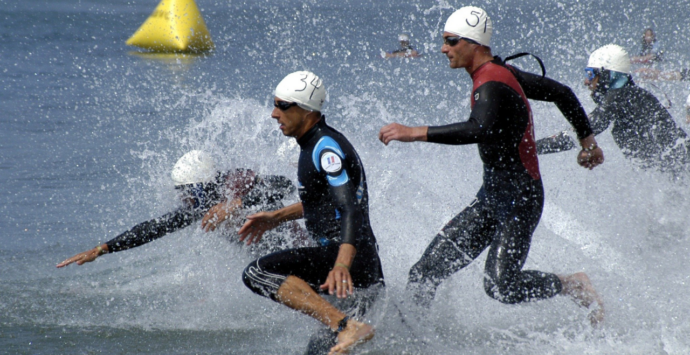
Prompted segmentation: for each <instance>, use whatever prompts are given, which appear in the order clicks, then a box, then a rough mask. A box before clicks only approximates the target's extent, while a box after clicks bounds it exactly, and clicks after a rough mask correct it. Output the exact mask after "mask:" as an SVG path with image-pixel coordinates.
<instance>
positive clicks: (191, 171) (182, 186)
mask: <svg viewBox="0 0 690 355" xmlns="http://www.w3.org/2000/svg"><path fill="white" fill-rule="evenodd" d="M171 175H172V180H173V181H174V182H175V189H176V190H178V191H179V194H180V200H181V202H182V206H180V207H179V208H178V209H176V210H174V211H172V212H169V213H166V214H164V215H162V216H160V217H158V218H154V219H151V220H149V221H146V222H142V223H139V224H137V225H136V226H134V227H132V228H131V229H130V230H128V231H126V232H124V233H122V234H120V235H118V236H117V237H115V238H113V239H111V240H110V241H107V242H105V243H104V244H101V245H99V246H97V247H95V248H93V249H90V250H87V251H85V252H83V253H79V254H77V255H75V256H73V257H71V258H69V259H67V260H65V261H63V262H61V263H59V264H58V265H57V267H58V268H61V267H64V266H67V265H69V264H72V263H77V265H82V264H84V263H87V262H91V261H94V260H96V258H98V257H99V256H101V255H103V254H108V253H114V252H118V251H122V250H127V249H131V248H136V247H138V246H141V245H144V244H146V243H149V242H151V241H154V240H156V239H158V238H161V237H163V236H165V235H166V234H168V233H172V232H175V231H177V230H180V229H182V228H185V227H187V226H189V225H191V224H193V223H194V222H196V221H199V220H202V228H204V229H205V230H206V231H212V230H215V229H216V227H218V226H219V225H220V223H222V222H223V221H225V220H228V219H229V220H230V221H233V220H234V222H235V223H237V224H240V223H241V222H242V211H247V210H249V209H252V210H256V209H260V210H276V209H279V208H281V207H283V204H282V202H281V200H283V199H284V198H285V197H287V196H288V195H290V194H292V193H294V191H295V187H294V186H293V184H292V182H291V181H290V180H289V179H288V178H286V177H284V176H275V175H265V176H264V175H259V174H256V173H255V172H253V171H251V170H248V169H237V170H234V171H228V172H224V173H222V172H219V171H217V170H216V168H215V162H214V160H213V158H212V157H211V156H210V155H209V154H207V153H205V152H203V151H199V150H192V151H190V152H188V153H187V154H185V155H184V156H183V157H182V158H180V159H179V160H178V161H177V163H176V164H175V166H174V168H173V171H172V174H171ZM204 214H206V216H204ZM245 214H246V212H245ZM302 233H303V232H302V230H301V228H300V227H299V226H298V225H296V224H295V225H286V226H285V227H284V229H283V230H282V231H280V232H279V234H280V238H282V242H283V243H284V244H285V245H280V243H276V244H274V245H269V244H267V243H266V244H265V245H263V246H260V247H259V248H257V252H258V253H261V254H266V253H268V252H271V251H275V250H279V249H282V248H286V247H288V246H292V243H297V241H299V240H300V237H299V236H300V234H302ZM286 235H289V236H291V237H294V240H293V241H292V242H287V240H288V239H289V238H285V236H286ZM276 239H278V240H280V239H279V238H276ZM302 240H303V238H302Z"/></svg>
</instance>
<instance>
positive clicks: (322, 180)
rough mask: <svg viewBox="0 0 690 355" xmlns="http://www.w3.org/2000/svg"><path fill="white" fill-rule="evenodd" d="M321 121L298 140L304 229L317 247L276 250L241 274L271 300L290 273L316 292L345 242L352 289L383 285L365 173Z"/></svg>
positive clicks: (345, 143) (349, 147) (339, 138)
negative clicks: (349, 248)
mask: <svg viewBox="0 0 690 355" xmlns="http://www.w3.org/2000/svg"><path fill="white" fill-rule="evenodd" d="M325 120H326V118H325V117H322V118H321V120H320V121H319V122H318V123H317V124H316V125H315V126H314V127H312V128H311V129H310V130H309V131H308V132H307V133H306V134H305V135H303V136H301V137H300V138H299V139H298V140H297V143H299V145H300V148H301V152H300V158H299V166H298V170H297V176H298V180H299V196H300V200H301V201H302V209H303V214H304V220H305V225H306V227H307V231H308V232H309V235H310V236H311V237H312V238H314V240H316V242H317V243H318V244H319V246H318V247H314V248H300V249H290V250H285V251H280V252H277V253H274V254H271V255H267V256H264V257H261V258H259V259H257V260H255V261H254V262H252V263H251V264H250V265H249V266H248V267H247V269H246V270H245V273H244V276H243V277H244V282H245V283H246V284H247V287H249V288H250V289H251V290H252V291H254V292H255V293H258V294H260V295H263V296H267V297H271V298H275V294H276V292H277V291H278V287H279V286H280V285H281V284H282V282H283V280H285V278H286V277H287V276H288V275H294V276H297V277H299V278H301V279H302V280H304V281H306V282H307V283H308V284H309V285H311V286H312V287H313V288H314V289H318V286H320V285H321V284H323V283H324V282H325V281H326V277H327V276H328V273H327V272H325V271H327V270H329V269H330V267H332V264H333V263H334V261H335V259H336V257H337V255H338V251H339V248H340V245H341V244H343V243H347V244H351V245H353V246H354V247H355V249H357V257H356V258H355V260H354V262H353V264H352V265H351V267H350V274H351V275H352V280H353V282H354V286H355V287H358V288H367V287H369V286H371V285H374V284H377V283H381V282H383V272H382V271H381V263H380V261H379V257H378V251H377V245H376V238H375V237H374V232H373V231H372V230H371V225H370V223H369V203H368V199H369V198H368V192H367V186H366V178H365V176H364V169H363V167H362V165H361V162H360V160H359V156H358V155H357V152H356V151H355V150H354V148H353V147H352V145H351V144H350V142H348V141H347V139H346V138H345V137H344V136H343V135H342V134H341V133H340V132H338V131H336V130H334V129H333V128H331V127H330V126H328V125H327V124H326V122H325ZM305 265H309V266H308V267H306V266H305Z"/></svg>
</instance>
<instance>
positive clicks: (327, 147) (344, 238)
mask: <svg viewBox="0 0 690 355" xmlns="http://www.w3.org/2000/svg"><path fill="white" fill-rule="evenodd" d="M328 138H330V137H328ZM324 142H325V143H324V144H323V146H321V145H319V146H317V147H316V148H315V151H314V158H315V159H314V164H315V165H316V169H317V171H320V172H322V173H324V175H325V178H326V181H327V183H328V189H329V192H330V194H331V197H332V198H333V201H334V203H335V207H336V208H337V210H338V213H339V214H340V237H341V243H347V244H352V245H357V240H358V238H359V236H361V235H362V225H363V223H364V216H363V215H362V209H361V208H359V207H358V205H359V201H358V199H357V196H358V187H357V186H355V182H354V180H353V179H352V174H353V171H351V169H350V168H348V167H350V166H352V164H351V162H350V161H349V159H357V157H356V156H347V157H346V156H345V154H344V153H343V151H342V149H341V148H340V146H339V145H338V144H337V143H336V142H335V141H334V140H332V139H330V140H329V139H326V140H324Z"/></svg>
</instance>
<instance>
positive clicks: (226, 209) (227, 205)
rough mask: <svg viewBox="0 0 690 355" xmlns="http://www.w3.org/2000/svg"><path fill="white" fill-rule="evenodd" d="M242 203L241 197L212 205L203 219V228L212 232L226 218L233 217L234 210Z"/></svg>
mask: <svg viewBox="0 0 690 355" xmlns="http://www.w3.org/2000/svg"><path fill="white" fill-rule="evenodd" d="M241 204H242V202H241V201H240V200H239V199H234V200H232V201H226V202H221V203H219V204H217V205H215V206H213V207H211V208H210V209H209V210H208V212H206V215H204V218H203V219H202V220H201V229H203V230H204V231H205V232H212V231H214V230H216V228H218V226H219V225H220V224H221V223H223V222H224V221H225V220H226V219H228V218H230V217H232V214H233V212H235V210H236V209H237V208H238V207H239V206H240V205H241Z"/></svg>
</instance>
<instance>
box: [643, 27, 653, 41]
mask: <svg viewBox="0 0 690 355" xmlns="http://www.w3.org/2000/svg"><path fill="white" fill-rule="evenodd" d="M654 37H655V36H654V32H652V31H651V30H646V31H644V41H645V42H647V43H652V42H654Z"/></svg>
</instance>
